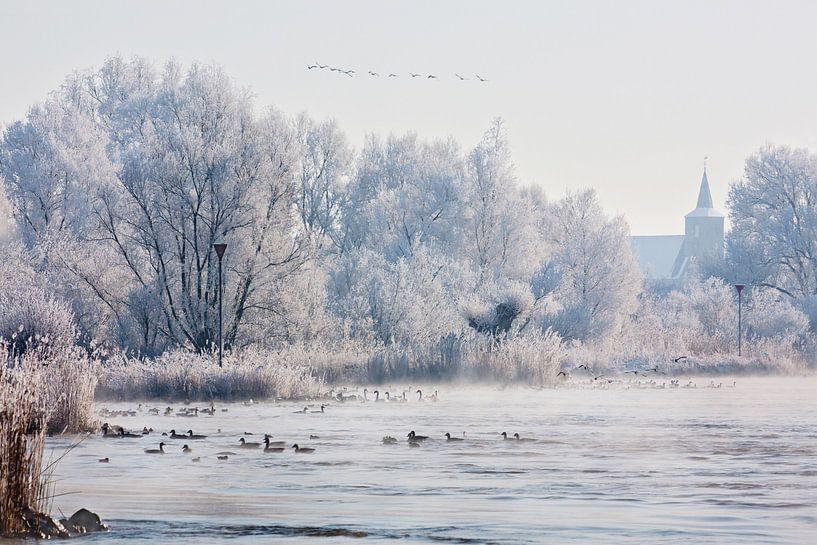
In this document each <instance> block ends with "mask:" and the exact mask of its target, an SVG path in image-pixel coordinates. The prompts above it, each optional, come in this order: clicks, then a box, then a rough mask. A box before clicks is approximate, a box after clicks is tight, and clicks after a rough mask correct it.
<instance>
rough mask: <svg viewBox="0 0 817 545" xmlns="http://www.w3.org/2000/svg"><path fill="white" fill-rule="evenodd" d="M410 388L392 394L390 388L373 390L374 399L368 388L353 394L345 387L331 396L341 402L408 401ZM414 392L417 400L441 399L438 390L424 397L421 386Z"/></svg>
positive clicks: (434, 400) (433, 401)
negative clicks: (381, 390)
mask: <svg viewBox="0 0 817 545" xmlns="http://www.w3.org/2000/svg"><path fill="white" fill-rule="evenodd" d="M410 390H411V388H409V390H403V391H402V393H401V394H400V395H392V394H391V392H389V391H388V390H386V391H384V392H383V395H381V394H380V390H372V391H371V394H372V395H373V396H374V399H371V398H370V397H369V389H368V388H363V392H362V393H351V394H348V393H346V392H347V389H346V388H344V389H343V390H342V391H340V392H338V393H334V391H333V392H332V393H331V397H332V398H333V399H335V400H337V401H340V402H341V403H347V402H350V401H359V402H361V403H368V402H370V401H372V402H374V403H408V401H409V399H408V397H407V393H408V391H410ZM355 392H358V390H355ZM414 393H415V394H417V400H416V401H418V402H423V401H431V402H432V403H435V402H437V401H439V400H440V396H439V393H438V392H437V390H434V393H433V394H431V395H430V396H427V397H423V391H422V390H421V389H419V388H418V389H417V390H416V391H415V392H414ZM321 409H323V406H321Z"/></svg>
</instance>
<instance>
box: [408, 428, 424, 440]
mask: <svg viewBox="0 0 817 545" xmlns="http://www.w3.org/2000/svg"><path fill="white" fill-rule="evenodd" d="M406 437H408V440H409V442H410V443H417V442H418V441H425V440H426V439H428V436H427V435H417V434H416V433H414V430H411V431H410V432H409V433H408V435H407V436H406Z"/></svg>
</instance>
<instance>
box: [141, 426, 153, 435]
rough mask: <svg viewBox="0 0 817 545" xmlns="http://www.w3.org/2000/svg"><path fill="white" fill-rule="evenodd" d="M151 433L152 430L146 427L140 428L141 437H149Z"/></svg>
mask: <svg viewBox="0 0 817 545" xmlns="http://www.w3.org/2000/svg"><path fill="white" fill-rule="evenodd" d="M152 431H153V428H148V427H147V426H145V427H144V428H142V435H150V433H151V432H152Z"/></svg>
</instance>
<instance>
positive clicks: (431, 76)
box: [426, 74, 437, 79]
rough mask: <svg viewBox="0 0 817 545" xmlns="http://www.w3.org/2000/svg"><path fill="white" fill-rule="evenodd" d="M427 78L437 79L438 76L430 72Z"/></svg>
mask: <svg viewBox="0 0 817 545" xmlns="http://www.w3.org/2000/svg"><path fill="white" fill-rule="evenodd" d="M426 79H437V76H435V75H434V74H429V75H428V76H427V77H426Z"/></svg>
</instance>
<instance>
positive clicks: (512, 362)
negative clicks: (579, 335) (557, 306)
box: [358, 331, 564, 386]
mask: <svg viewBox="0 0 817 545" xmlns="http://www.w3.org/2000/svg"><path fill="white" fill-rule="evenodd" d="M563 358H564V352H563V349H562V344H561V340H560V339H559V337H558V336H557V335H555V334H553V333H551V332H549V331H548V332H546V333H542V334H533V335H525V336H517V337H511V338H505V339H504V340H502V342H496V341H495V340H494V339H493V337H491V336H489V335H482V334H479V333H475V332H469V333H468V334H465V335H462V336H453V335H452V336H449V337H446V338H444V339H441V340H440V341H438V342H437V343H435V344H433V345H431V346H428V347H385V348H381V349H378V350H375V351H373V352H372V353H371V354H370V355H369V356H368V357H367V358H366V359H365V364H364V367H363V369H361V371H360V373H359V374H358V376H359V378H360V379H361V380H363V381H365V382H369V383H383V382H390V381H394V380H404V379H411V380H425V379H430V380H474V381H497V382H508V383H515V384H519V383H522V384H525V385H530V386H547V385H550V384H552V383H553V382H554V380H555V379H556V374H557V373H558V372H559V368H560V367H561V365H562V361H563Z"/></svg>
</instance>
